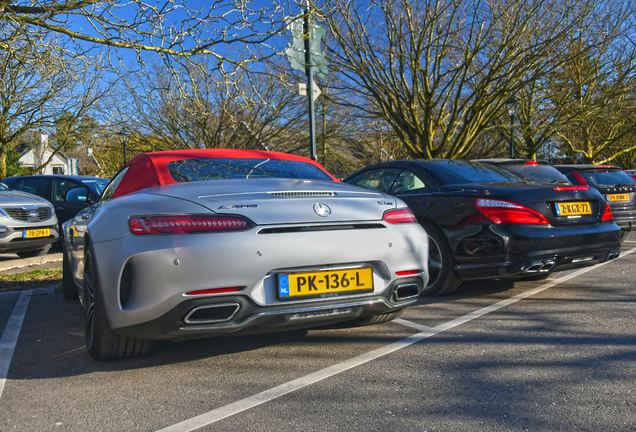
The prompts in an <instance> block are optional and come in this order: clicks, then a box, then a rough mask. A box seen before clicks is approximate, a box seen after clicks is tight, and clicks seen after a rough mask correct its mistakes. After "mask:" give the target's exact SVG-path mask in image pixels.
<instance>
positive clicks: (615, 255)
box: [607, 250, 621, 261]
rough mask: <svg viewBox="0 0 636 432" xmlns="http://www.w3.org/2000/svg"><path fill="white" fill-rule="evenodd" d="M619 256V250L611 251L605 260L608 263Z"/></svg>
mask: <svg viewBox="0 0 636 432" xmlns="http://www.w3.org/2000/svg"><path fill="white" fill-rule="evenodd" d="M620 254H621V251H620V250H613V251H610V252H609V253H608V254H607V260H608V261H611V260H615V259H616V258H618V257H619V256H620Z"/></svg>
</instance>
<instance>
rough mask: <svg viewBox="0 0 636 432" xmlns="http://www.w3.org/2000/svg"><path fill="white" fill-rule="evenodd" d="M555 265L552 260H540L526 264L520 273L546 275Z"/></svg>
mask: <svg viewBox="0 0 636 432" xmlns="http://www.w3.org/2000/svg"><path fill="white" fill-rule="evenodd" d="M555 265H556V261H555V260H553V259H542V260H537V261H532V262H531V263H528V264H526V265H525V266H523V268H522V269H521V273H524V274H527V273H531V274H532V273H547V272H549V271H550V270H552V268H553V267H554V266H555Z"/></svg>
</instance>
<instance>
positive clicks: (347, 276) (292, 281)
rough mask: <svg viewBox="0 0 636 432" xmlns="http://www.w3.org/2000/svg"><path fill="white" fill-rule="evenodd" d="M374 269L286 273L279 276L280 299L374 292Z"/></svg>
mask: <svg viewBox="0 0 636 432" xmlns="http://www.w3.org/2000/svg"><path fill="white" fill-rule="evenodd" d="M372 290H373V269H372V268H371V267H363V268H357V269H347V270H330V271H320V272H304V273H284V274H279V275H278V297H279V298H281V299H286V298H291V297H305V296H318V297H336V296H338V295H339V294H340V293H348V292H351V291H372Z"/></svg>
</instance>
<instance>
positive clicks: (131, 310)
mask: <svg viewBox="0 0 636 432" xmlns="http://www.w3.org/2000/svg"><path fill="white" fill-rule="evenodd" d="M264 228H266V227H259V229H254V230H249V231H244V232H234V233H222V234H208V235H180V236H149V237H143V238H140V237H137V236H134V235H132V234H128V235H126V236H124V237H122V238H120V239H117V240H115V241H107V242H99V243H94V244H93V245H92V248H93V255H94V257H95V260H96V272H97V278H98V280H99V285H100V287H101V289H102V291H103V293H104V295H103V298H104V303H105V309H106V315H107V317H108V321H109V324H110V326H111V328H112V329H113V330H116V331H118V332H122V333H123V332H125V333H126V334H130V335H136V336H138V337H146V338H153V339H165V338H168V339H180V338H190V337H197V336H196V335H198V334H200V335H201V336H202V337H205V336H210V335H215V334H226V333H235V332H255V331H259V330H258V329H259V327H263V328H268V329H269V330H267V331H272V330H271V329H274V328H280V329H288V328H294V327H299V326H300V327H308V326H312V325H314V326H315V325H318V324H313V323H311V321H312V320H314V319H315V321H316V322H321V323H322V322H324V323H329V322H335V321H345V320H349V319H354V318H355V317H356V316H364V315H365V314H374V313H376V312H377V313H383V312H390V311H392V310H399V309H400V308H403V307H405V306H406V303H404V301H405V300H396V299H395V298H394V290H395V289H396V287H397V286H398V285H402V284H404V283H407V282H408V281H413V280H415V281H416V282H415V283H416V284H417V286H418V289H419V290H420V292H421V289H422V288H423V286H425V284H426V283H427V280H428V273H427V270H426V262H427V257H428V237H427V235H426V232H425V231H424V230H423V229H422V227H421V226H419V225H418V224H396V225H395V226H387V227H386V228H378V229H370V230H369V229H353V230H334V231H329V230H326V231H316V232H308V233H285V232H283V233H278V234H261V233H259V232H260V231H262V230H263V229H264ZM363 267H370V268H372V271H373V276H372V277H373V289H372V291H368V292H367V291H365V292H357V293H356V292H353V293H351V294H349V293H339V294H337V295H338V296H337V297H336V296H335V295H333V294H329V295H324V296H323V297H321V298H309V297H307V298H305V297H299V298H293V299H280V298H279V297H278V285H277V277H276V275H277V274H279V273H283V274H285V273H297V272H321V271H333V270H348V269H356V268H363ZM412 270H419V273H417V274H412V275H405V276H398V275H396V272H400V271H412ZM126 281H127V282H126ZM405 281H407V282H405ZM76 282H77V283H80V282H81V281H76ZM126 284H128V285H126ZM122 287H123V288H124V289H122ZM222 287H243V288H242V289H241V290H240V291H238V292H236V294H235V295H228V294H221V293H212V294H202V295H198V294H192V293H193V292H197V291H200V290H210V289H217V288H222ZM124 293H125V294H124ZM418 294H419V292H418ZM376 300H378V301H380V302H379V303H375V301H376ZM228 302H229V303H238V304H239V305H240V307H239V308H238V309H239V310H237V311H236V313H235V314H234V315H233V316H232V318H231V320H230V319H228V320H224V321H223V322H222V323H221V322H217V323H211V324H212V325H208V324H210V323H208V324H206V325H205V327H206V328H202V329H198V328H197V327H200V326H198V325H194V326H193V325H191V324H187V323H186V322H185V318H186V317H187V316H188V314H189V313H190V312H191V311H192V308H193V307H196V306H198V305H216V304H225V303H228ZM352 303H356V304H357V303H360V305H359V306H356V307H355V308H354V311H353V312H347V314H348V316H344V313H343V314H342V316H340V315H339V313H341V312H342V311H336V312H334V313H333V314H332V315H331V316H329V315H328V314H327V313H325V314H322V315H323V316H321V314H313V315H311V314H310V315H308V316H307V317H305V318H302V319H300V318H296V319H294V320H292V319H291V318H289V316H290V315H289V314H290V313H291V312H289V311H298V310H304V311H305V312H309V311H307V309H313V308H316V307H323V306H326V309H331V310H333V309H336V308H339V307H340V306H338V305H341V304H352ZM408 303H410V302H408ZM293 313H300V312H293ZM293 313H292V314H293ZM329 313H331V312H329ZM281 317H282V318H281ZM285 317H287V318H285ZM288 318H289V319H288ZM283 319H284V320H288V321H289V322H287V321H286V322H285V323H280V322H279V321H280V320H283ZM295 320H298V321H297V323H298V325H297V324H296V323H294V322H292V321H295ZM146 328H149V329H152V330H146ZM186 328H187V329H186ZM137 329H139V330H140V331H141V330H143V334H136V333H134V332H135V331H136V330H137Z"/></svg>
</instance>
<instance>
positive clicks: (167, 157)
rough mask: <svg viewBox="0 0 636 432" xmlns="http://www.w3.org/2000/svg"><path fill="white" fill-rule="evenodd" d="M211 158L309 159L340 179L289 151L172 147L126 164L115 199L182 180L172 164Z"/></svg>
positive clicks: (146, 154) (302, 160)
mask: <svg viewBox="0 0 636 432" xmlns="http://www.w3.org/2000/svg"><path fill="white" fill-rule="evenodd" d="M210 158H233V159H280V160H290V161H297V162H305V163H308V164H312V165H315V166H317V167H318V168H320V169H321V170H322V171H324V172H325V173H327V174H328V175H329V176H330V177H331V178H332V179H334V181H338V180H337V179H336V178H335V177H334V176H332V175H331V174H329V173H328V172H327V170H325V169H324V168H323V167H322V166H321V165H320V164H319V163H318V162H315V161H313V160H311V159H309V158H306V157H304V156H298V155H293V154H288V153H278V152H271V151H264V150H236V149H189V150H170V151H163V152H156V153H144V154H140V155H137V156H135V157H134V158H132V159H131V160H130V161H129V162H128V163H127V164H125V165H124V168H125V167H129V168H128V171H127V172H126V174H125V175H124V178H123V179H122V181H121V183H120V184H119V186H118V187H117V190H116V191H115V193H114V194H113V198H116V197H118V196H122V195H126V194H129V193H132V192H136V191H138V190H141V189H145V188H149V187H153V186H160V185H166V184H172V183H178V182H177V181H176V180H174V179H173V178H172V176H171V175H170V171H168V163H169V162H172V161H178V160H187V159H210Z"/></svg>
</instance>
